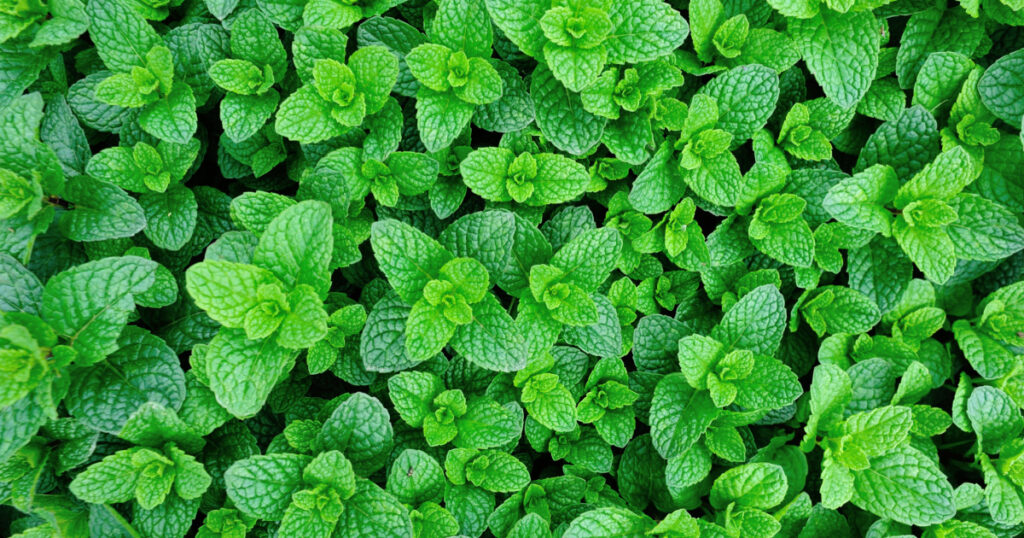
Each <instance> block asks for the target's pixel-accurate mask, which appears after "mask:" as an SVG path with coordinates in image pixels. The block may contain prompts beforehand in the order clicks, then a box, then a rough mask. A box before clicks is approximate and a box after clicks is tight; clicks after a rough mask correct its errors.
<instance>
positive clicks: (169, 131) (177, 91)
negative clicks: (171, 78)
mask: <svg viewBox="0 0 1024 538" xmlns="http://www.w3.org/2000/svg"><path fill="white" fill-rule="evenodd" d="M139 125H141V126H142V129H143V130H144V131H146V132H147V133H149V134H151V135H153V136H155V137H157V138H159V139H160V140H166V141H167V142H175V143H178V144H185V143H187V142H188V141H189V140H191V139H192V136H193V135H195V133H196V128H197V125H198V120H197V119H196V98H195V95H194V94H193V93H192V88H191V87H190V86H189V85H188V84H185V83H183V82H178V83H175V84H174V88H172V89H171V93H169V94H168V95H167V96H166V97H164V98H162V99H160V100H159V101H156V102H155V103H150V104H148V105H146V106H145V107H143V108H142V111H141V112H140V113H139Z"/></svg>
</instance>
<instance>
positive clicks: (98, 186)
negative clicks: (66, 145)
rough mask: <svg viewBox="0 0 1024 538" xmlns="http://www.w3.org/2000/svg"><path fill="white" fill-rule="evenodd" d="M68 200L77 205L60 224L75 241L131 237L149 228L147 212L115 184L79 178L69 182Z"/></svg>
mask: <svg viewBox="0 0 1024 538" xmlns="http://www.w3.org/2000/svg"><path fill="white" fill-rule="evenodd" d="M64 197H65V198H66V199H67V200H68V201H69V202H71V203H72V204H73V208H74V209H72V210H71V211H68V212H66V213H63V214H62V215H61V217H60V220H59V221H58V225H59V226H60V230H61V232H63V233H64V235H66V236H67V237H68V238H69V239H71V240H73V241H101V240H104V239H116V238H119V237H131V236H133V235H135V234H136V233H138V232H140V231H142V229H143V228H145V227H146V213H145V210H144V209H143V208H142V207H141V206H140V205H139V203H138V202H136V201H135V199H134V198H132V197H131V196H129V195H128V193H126V192H124V191H123V190H121V189H120V188H119V187H117V186H115V185H111V184H110V183H105V182H102V181H97V180H95V179H92V178H90V177H88V176H78V177H75V178H73V179H71V181H69V182H68V184H67V187H66V188H65V191H64Z"/></svg>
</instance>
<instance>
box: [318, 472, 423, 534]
mask: <svg viewBox="0 0 1024 538" xmlns="http://www.w3.org/2000/svg"><path fill="white" fill-rule="evenodd" d="M334 535H335V536H340V537H343V538H357V537H359V536H394V537H396V538H412V536H413V533H412V521H411V520H410V519H409V511H408V509H406V507H405V506H404V505H403V504H401V503H400V502H399V501H398V500H397V499H395V498H394V497H393V496H392V495H390V494H388V493H386V492H385V491H384V490H382V489H380V488H379V487H377V486H376V485H375V484H374V483H373V482H370V481H369V480H358V481H356V493H355V495H353V496H351V497H349V498H348V499H346V501H345V511H343V512H342V513H341V519H339V520H338V526H337V528H336V529H335V534H334Z"/></svg>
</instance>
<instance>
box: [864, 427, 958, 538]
mask: <svg viewBox="0 0 1024 538" xmlns="http://www.w3.org/2000/svg"><path fill="white" fill-rule="evenodd" d="M852 501H853V504H855V505H857V506H858V507H860V508H862V509H864V510H868V511H870V512H872V513H875V514H878V515H880V516H882V517H886V518H889V519H892V520H894V521H898V522H900V523H905V524H907V525H918V526H928V525H935V524H937V523H941V522H943V521H946V520H947V519H950V518H952V517H953V515H954V514H955V513H956V508H955V506H954V504H953V487H952V486H951V485H950V484H949V481H948V480H947V479H946V476H945V475H944V474H943V473H942V471H941V470H939V467H938V465H937V464H936V463H935V462H934V461H933V460H932V459H930V458H928V457H926V456H925V455H924V454H922V453H921V452H919V451H918V450H917V449H914V448H911V447H903V448H897V449H895V450H892V451H890V452H889V453H887V454H884V455H882V456H879V457H877V458H873V459H872V460H871V466H870V467H869V468H868V469H865V470H863V471H854V494H853V499H852Z"/></svg>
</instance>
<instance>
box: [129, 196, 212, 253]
mask: <svg viewBox="0 0 1024 538" xmlns="http://www.w3.org/2000/svg"><path fill="white" fill-rule="evenodd" d="M139 205H140V206H142V211H143V212H144V213H145V214H146V230H145V232H146V237H147V238H149V240H150V241H152V242H153V244H154V245H156V246H157V247H159V248H162V249H166V250H178V249H180V248H181V247H183V246H185V244H186V243H188V241H189V239H192V233H193V232H194V231H195V227H196V219H197V217H198V209H199V204H197V203H196V197H195V195H194V194H192V191H191V190H189V189H188V187H184V186H181V185H174V186H172V187H170V188H169V189H168V190H167V192H163V193H147V194H143V195H142V196H140V197H139Z"/></svg>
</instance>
